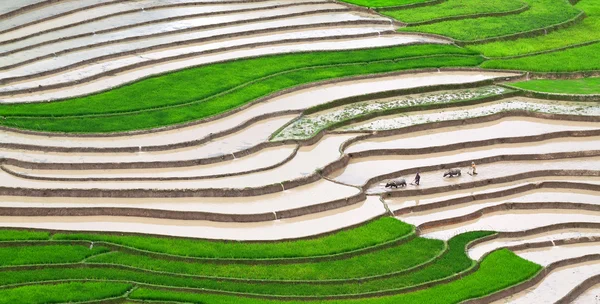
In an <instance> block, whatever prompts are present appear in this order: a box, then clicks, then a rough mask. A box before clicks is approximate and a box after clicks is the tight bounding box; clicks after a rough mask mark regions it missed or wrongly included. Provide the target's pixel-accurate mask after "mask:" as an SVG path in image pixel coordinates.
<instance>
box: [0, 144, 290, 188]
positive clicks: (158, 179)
mask: <svg viewBox="0 0 600 304" xmlns="http://www.w3.org/2000/svg"><path fill="white" fill-rule="evenodd" d="M299 148H300V147H296V148H295V149H294V151H293V152H292V153H291V154H290V155H289V156H287V157H286V158H285V159H284V160H282V161H280V162H278V163H275V164H273V165H270V166H266V167H262V168H256V169H252V170H246V171H238V172H230V173H223V174H214V175H202V176H186V177H175V176H171V177H116V178H111V177H87V178H69V177H65V178H61V177H43V176H34V175H28V174H22V173H18V172H15V171H13V170H11V169H8V168H6V167H5V166H4V165H3V164H1V163H0V170H1V171H4V172H5V173H6V174H9V175H12V176H14V177H18V178H22V179H30V180H44V181H80V182H82V181H85V182H89V181H176V180H205V179H213V178H223V177H232V176H242V175H248V174H253V173H258V172H263V171H269V170H272V169H275V168H278V167H281V166H283V165H285V164H287V163H288V162H290V161H291V160H292V159H294V158H295V157H296V155H297V154H298V150H299Z"/></svg>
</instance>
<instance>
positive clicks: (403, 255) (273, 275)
mask: <svg viewBox="0 0 600 304" xmlns="http://www.w3.org/2000/svg"><path fill="white" fill-rule="evenodd" d="M444 248H445V245H444V243H443V242H442V241H439V240H431V239H424V238H416V239H413V240H411V241H409V242H407V243H403V244H400V245H397V246H394V247H391V248H386V249H381V250H377V251H374V252H371V253H366V254H362V255H359V256H355V257H351V258H348V259H342V260H332V261H319V262H306V263H294V264H287V263H286V264H258V265H247V264H227V265H222V264H213V263H190V262H182V261H171V260H160V259H156V258H153V257H144V256H140V255H133V254H128V253H123V252H114V253H111V254H105V255H101V256H98V257H97V258H91V259H89V260H87V262H89V263H107V264H119V265H127V266H132V267H136V268H141V269H148V270H155V271H164V272H171V273H183V274H195V275H205V276H214V277H234V278H247V279H265V280H331V279H348V278H361V277H368V276H373V275H380V274H386V273H390V272H395V271H402V270H405V269H408V268H411V267H414V266H415V265H419V264H421V263H424V262H426V261H428V260H431V259H433V258H434V257H436V256H438V255H439V254H441V253H442V251H443V250H444Z"/></svg>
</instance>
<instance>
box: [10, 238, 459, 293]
mask: <svg viewBox="0 0 600 304" xmlns="http://www.w3.org/2000/svg"><path fill="white" fill-rule="evenodd" d="M82 243H83V242H82ZM403 243H405V242H403ZM398 245H402V244H398ZM398 245H396V246H398ZM35 246H42V245H35ZM11 247H17V246H11ZM379 250H381V248H379ZM379 250H377V251H379ZM448 251H449V247H448V244H447V242H445V243H444V247H443V248H442V250H440V251H439V252H438V253H437V254H436V255H435V256H433V257H432V258H431V259H429V260H427V261H424V262H422V263H420V264H417V265H414V266H412V267H409V268H406V269H403V270H398V271H393V272H389V273H384V274H379V275H372V276H365V277H357V278H347V279H325V280H280V279H250V278H243V277H221V276H210V275H195V274H187V273H182V272H170V271H160V270H151V269H146V268H139V267H135V266H129V265H123V264H114V263H93V262H92V263H89V262H79V263H54V264H27V265H13V266H0V272H1V271H12V270H37V269H47V268H59V269H60V268H79V267H83V268H88V267H89V268H96V267H97V268H115V269H125V270H134V271H140V272H146V273H151V274H165V275H173V276H177V277H188V278H194V279H206V280H219V281H225V282H240V283H250V284H256V283H263V284H291V285H295V284H308V285H327V284H346V283H348V284H356V283H358V284H360V283H364V282H369V281H375V280H382V279H386V278H392V277H395V276H399V275H407V274H412V273H415V272H417V271H419V270H422V269H424V268H427V267H429V266H430V265H431V264H433V263H434V262H435V261H437V260H439V259H440V258H441V257H443V256H444V255H446V254H447V253H448ZM137 254H139V253H137ZM159 259H160V258H159ZM326 261H330V260H326ZM195 262H197V261H195ZM249 262H250V263H242V264H247V265H254V263H251V261H249ZM310 262H315V261H310ZM259 263H260V260H259ZM264 264H267V265H280V263H275V262H274V261H268V263H264ZM0 288H2V286H0Z"/></svg>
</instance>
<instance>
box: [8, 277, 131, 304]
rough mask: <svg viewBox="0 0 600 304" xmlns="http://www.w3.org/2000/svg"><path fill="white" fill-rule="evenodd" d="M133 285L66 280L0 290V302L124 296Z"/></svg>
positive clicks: (33, 302)
mask: <svg viewBox="0 0 600 304" xmlns="http://www.w3.org/2000/svg"><path fill="white" fill-rule="evenodd" d="M132 287H133V285H131V284H126V283H109V282H85V283H84V282H68V283H59V284H52V285H31V286H21V287H15V288H9V289H2V290H0V303H6V304H20V303H23V304H36V303H40V304H45V303H73V302H83V301H94V300H103V299H109V298H115V297H119V296H124V295H125V293H126V292H127V291H129V290H130V289H131V288H132Z"/></svg>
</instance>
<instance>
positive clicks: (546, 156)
mask: <svg viewBox="0 0 600 304" xmlns="http://www.w3.org/2000/svg"><path fill="white" fill-rule="evenodd" d="M595 156H600V150H590V151H577V152H559V153H549V154H514V155H513V154H511V155H496V156H490V157H484V158H480V159H475V160H469V161H459V162H453V163H446V164H437V165H432V166H427V167H420V168H418V169H417V168H411V169H405V170H400V171H396V172H391V173H386V174H383V175H380V176H376V177H372V178H370V179H369V180H367V182H365V184H364V185H363V186H362V187H363V189H364V190H366V189H368V188H369V187H370V186H372V185H373V184H376V183H379V182H381V181H384V180H386V179H390V178H393V177H396V176H403V175H409V174H414V173H416V172H417V170H419V172H430V171H438V170H443V169H447V168H453V167H468V166H470V165H471V161H475V162H477V163H478V164H489V163H495V162H505V161H523V160H555V159H564V158H580V157H595ZM535 172H537V173H534V172H526V173H519V174H516V175H511V176H506V177H500V178H491V179H484V180H479V181H476V182H470V183H464V184H452V185H447V186H441V187H436V188H429V189H413V190H402V191H392V192H388V193H394V194H395V195H397V196H398V197H399V196H413V195H426V194H433V193H437V192H439V191H444V192H446V191H454V190H458V189H461V188H463V187H465V186H472V187H480V186H484V185H488V184H491V183H493V182H495V183H505V182H508V181H514V180H515V179H525V178H530V177H538V176H565V175H564V174H566V175H567V176H569V175H571V174H570V173H576V172H580V174H584V175H591V176H596V174H597V172H599V171H592V170H542V171H535ZM566 172H569V173H566ZM511 178H512V179H511ZM396 193H397V194H396Z"/></svg>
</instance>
